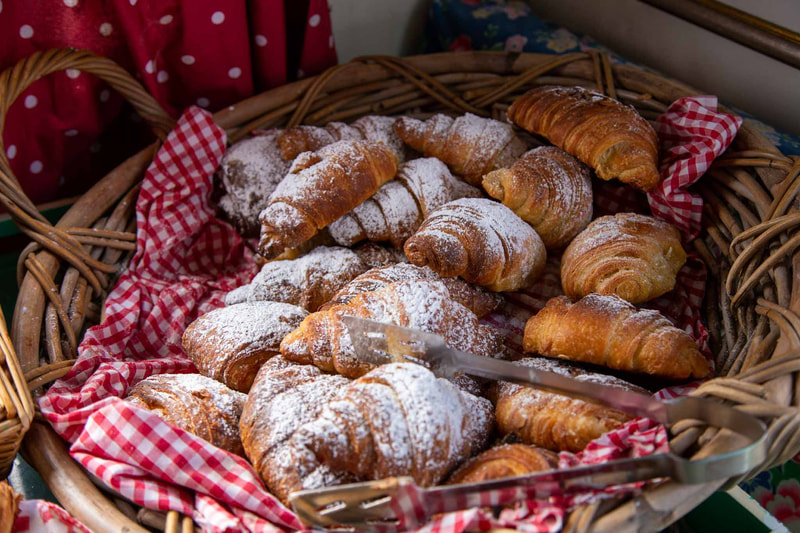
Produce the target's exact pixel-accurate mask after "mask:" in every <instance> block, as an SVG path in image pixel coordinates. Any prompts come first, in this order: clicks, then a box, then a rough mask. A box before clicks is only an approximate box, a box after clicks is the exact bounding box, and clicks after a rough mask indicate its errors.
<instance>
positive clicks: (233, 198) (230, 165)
mask: <svg viewBox="0 0 800 533" xmlns="http://www.w3.org/2000/svg"><path fill="white" fill-rule="evenodd" d="M280 134H281V130H268V131H266V132H264V133H263V134H260V135H256V136H253V137H249V138H247V139H243V140H241V141H239V142H237V143H236V144H234V145H233V146H231V147H230V148H228V150H227V151H226V152H225V155H224V156H222V160H221V161H220V164H219V169H218V170H217V173H216V179H217V181H218V183H219V184H220V185H221V187H222V189H223V190H224V194H223V196H222V197H221V198H220V199H219V204H218V205H219V208H220V210H221V211H222V213H223V215H224V217H225V218H226V219H227V220H229V221H231V223H233V225H234V226H236V227H237V228H238V229H239V231H240V232H241V233H242V234H243V235H245V236H246V237H257V236H258V231H259V227H260V226H259V224H258V214H259V213H260V212H261V210H262V209H264V206H265V205H267V198H269V195H270V194H272V191H273V190H275V187H277V186H278V183H280V181H281V180H282V179H283V177H284V176H285V175H286V172H288V171H289V166H290V164H291V163H290V162H288V161H284V159H283V157H282V156H281V151H280V148H279V147H278V142H277V139H278V136H279V135H280Z"/></svg>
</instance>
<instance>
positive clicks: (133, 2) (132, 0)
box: [129, 0, 137, 6]
mask: <svg viewBox="0 0 800 533" xmlns="http://www.w3.org/2000/svg"><path fill="white" fill-rule="evenodd" d="M129 1H130V3H131V5H132V6H135V5H136V2H137V0H129Z"/></svg>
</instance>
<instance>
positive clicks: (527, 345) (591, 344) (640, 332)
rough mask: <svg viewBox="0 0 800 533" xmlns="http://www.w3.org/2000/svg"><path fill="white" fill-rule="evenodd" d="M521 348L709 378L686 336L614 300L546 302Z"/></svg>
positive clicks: (659, 372)
mask: <svg viewBox="0 0 800 533" xmlns="http://www.w3.org/2000/svg"><path fill="white" fill-rule="evenodd" d="M523 348H524V350H525V351H526V352H529V353H538V354H541V355H547V356H551V357H559V358H561V359H569V360H571V361H581V362H585V363H592V364H596V365H602V366H606V367H608V368H614V369H616V370H625V371H629V372H639V373H644V374H650V375H654V376H661V377H665V378H672V379H685V378H689V377H693V378H703V377H706V376H708V374H709V372H710V368H709V365H708V361H707V360H706V358H705V357H703V354H702V353H700V350H699V349H698V347H697V343H696V342H695V341H694V340H693V339H692V338H691V337H690V336H689V334H688V333H686V332H685V331H683V330H681V329H678V328H676V327H675V326H673V325H672V322H670V321H669V320H668V319H667V318H666V317H664V316H663V315H662V314H661V313H659V312H658V311H653V310H650V309H637V308H636V307H634V306H633V305H631V304H630V303H628V302H626V301H625V300H623V299H622V298H620V297H619V296H603V295H600V294H590V295H588V296H584V297H583V298H581V299H580V300H578V301H577V302H576V303H574V304H573V303H572V302H571V301H570V299H569V298H567V297H566V296H558V297H556V298H551V299H550V300H548V302H547V305H545V307H544V308H543V309H542V310H541V311H539V312H538V313H537V314H535V315H534V316H532V317H531V318H530V319H529V320H528V323H527V324H526V325H525V335H524V337H523Z"/></svg>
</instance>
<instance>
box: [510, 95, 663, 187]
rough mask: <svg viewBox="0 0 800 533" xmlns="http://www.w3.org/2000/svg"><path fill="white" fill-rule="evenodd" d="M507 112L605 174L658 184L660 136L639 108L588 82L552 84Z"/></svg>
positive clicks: (636, 183)
mask: <svg viewBox="0 0 800 533" xmlns="http://www.w3.org/2000/svg"><path fill="white" fill-rule="evenodd" d="M508 118H510V119H511V121H512V122H514V124H516V125H517V126H519V127H521V128H523V129H525V130H527V131H529V132H531V133H535V134H537V135H542V136H544V137H546V138H547V139H548V140H549V141H550V142H551V143H553V144H555V145H556V146H558V147H559V148H562V149H564V150H566V151H567V152H569V153H570V154H572V155H574V156H575V157H577V158H578V159H580V160H581V161H583V162H584V163H586V164H587V165H589V166H590V167H592V168H594V170H595V172H596V173H597V175H598V176H599V177H600V178H601V179H604V180H611V179H615V178H616V179H618V180H620V181H622V182H623V183H628V184H630V185H633V186H635V187H637V188H639V189H641V190H643V191H649V190H651V189H653V188H655V186H656V185H658V183H659V181H660V180H661V178H660V177H659V175H658V136H657V135H656V132H655V131H654V130H653V128H652V127H651V126H650V124H648V122H647V121H646V120H645V119H644V118H642V116H641V115H639V113H637V112H636V110H635V109H634V108H632V107H630V106H626V105H623V104H621V103H620V102H618V101H617V100H614V99H613V98H609V97H607V96H603V95H602V94H600V93H597V92H595V91H591V90H589V89H585V88H583V87H577V86H576V87H556V86H552V85H547V86H543V87H537V88H535V89H531V90H530V91H528V92H526V93H525V94H523V95H522V96H520V97H519V98H517V99H516V100H514V103H513V104H511V107H510V108H509V109H508Z"/></svg>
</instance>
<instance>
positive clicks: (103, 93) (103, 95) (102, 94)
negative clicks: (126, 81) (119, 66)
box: [100, 89, 111, 102]
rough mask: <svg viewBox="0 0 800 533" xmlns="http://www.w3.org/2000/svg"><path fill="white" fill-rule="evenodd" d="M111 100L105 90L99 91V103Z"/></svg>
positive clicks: (109, 94)
mask: <svg viewBox="0 0 800 533" xmlns="http://www.w3.org/2000/svg"><path fill="white" fill-rule="evenodd" d="M109 98H111V93H110V92H109V91H107V90H105V89H104V90H102V91H100V101H101V102H108V99H109Z"/></svg>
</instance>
